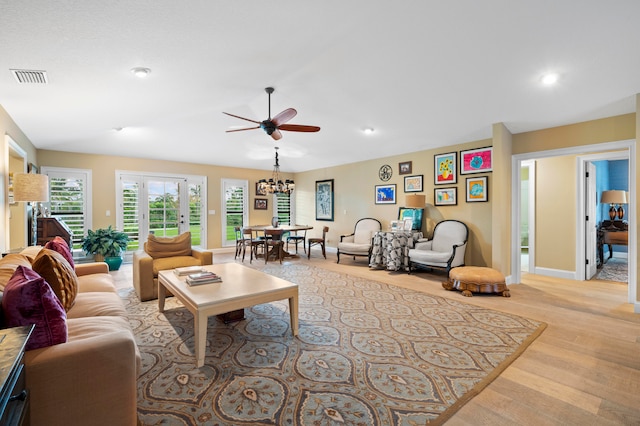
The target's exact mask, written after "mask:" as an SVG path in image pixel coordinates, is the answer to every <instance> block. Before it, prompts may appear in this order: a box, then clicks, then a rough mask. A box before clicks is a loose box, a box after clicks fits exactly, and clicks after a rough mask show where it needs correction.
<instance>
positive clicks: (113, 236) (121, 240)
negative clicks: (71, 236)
mask: <svg viewBox="0 0 640 426" xmlns="http://www.w3.org/2000/svg"><path fill="white" fill-rule="evenodd" d="M129 241H131V239H130V238H129V236H128V235H127V234H125V233H124V232H121V231H118V230H115V229H113V228H112V227H111V225H109V227H108V228H101V229H96V230H95V231H92V230H89V231H88V232H87V236H86V237H84V238H83V239H82V250H84V252H85V253H87V254H92V255H93V256H94V259H95V260H96V261H98V262H100V261H103V260H104V261H105V262H107V264H108V265H109V270H110V271H117V270H118V269H119V268H120V265H122V252H123V251H125V250H126V249H127V244H128V243H129Z"/></svg>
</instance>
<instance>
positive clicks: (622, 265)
mask: <svg viewBox="0 0 640 426" xmlns="http://www.w3.org/2000/svg"><path fill="white" fill-rule="evenodd" d="M628 268H629V263H628V262H627V259H624V258H619V257H612V258H611V259H609V260H607V261H606V262H605V264H604V265H603V266H602V269H600V270H599V271H598V272H597V273H596V275H595V277H593V278H594V279H596V280H603V281H617V282H621V283H626V282H629V271H628Z"/></svg>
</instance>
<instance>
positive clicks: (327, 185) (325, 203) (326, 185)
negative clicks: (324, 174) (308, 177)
mask: <svg viewBox="0 0 640 426" xmlns="http://www.w3.org/2000/svg"><path fill="white" fill-rule="evenodd" d="M316 220H329V221H331V220H333V179H325V180H317V181H316Z"/></svg>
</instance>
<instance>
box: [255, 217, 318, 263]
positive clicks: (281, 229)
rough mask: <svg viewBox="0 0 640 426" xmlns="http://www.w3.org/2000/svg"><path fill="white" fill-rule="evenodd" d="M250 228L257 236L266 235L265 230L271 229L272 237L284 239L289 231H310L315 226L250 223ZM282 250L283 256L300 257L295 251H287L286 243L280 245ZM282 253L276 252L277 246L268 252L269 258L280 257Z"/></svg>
mask: <svg viewBox="0 0 640 426" xmlns="http://www.w3.org/2000/svg"><path fill="white" fill-rule="evenodd" d="M249 228H251V231H253V232H255V233H256V237H260V236H262V237H264V231H265V230H270V231H271V235H272V238H273V239H274V240H282V238H283V236H284V234H286V233H287V232H295V231H308V230H310V229H313V226H309V225H278V226H273V225H250V226H249ZM260 233H262V235H259V234H260ZM280 250H282V253H283V257H284V258H287V257H288V258H297V257H299V256H298V255H297V254H295V253H289V252H288V251H286V250H285V249H284V244H281V245H280ZM279 254H280V253H276V252H275V247H274V248H273V249H272V250H271V251H270V252H269V253H268V254H267V255H268V256H269V258H271V257H274V258H276V259H277V258H278V257H279Z"/></svg>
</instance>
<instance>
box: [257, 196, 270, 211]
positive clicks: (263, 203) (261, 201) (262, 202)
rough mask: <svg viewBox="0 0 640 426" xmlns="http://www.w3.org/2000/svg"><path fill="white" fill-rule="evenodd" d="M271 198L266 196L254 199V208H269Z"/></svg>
mask: <svg viewBox="0 0 640 426" xmlns="http://www.w3.org/2000/svg"><path fill="white" fill-rule="evenodd" d="M268 205H269V200H268V199H266V198H256V199H255V200H253V208H254V209H256V210H267V206H268Z"/></svg>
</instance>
